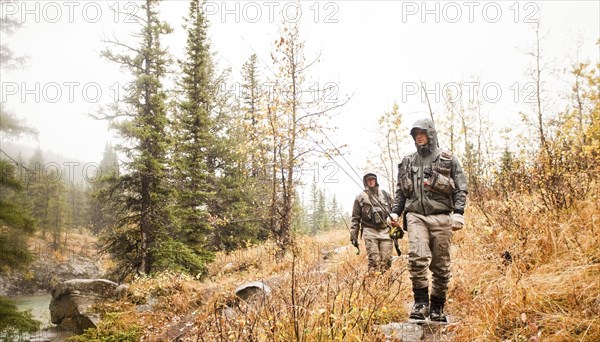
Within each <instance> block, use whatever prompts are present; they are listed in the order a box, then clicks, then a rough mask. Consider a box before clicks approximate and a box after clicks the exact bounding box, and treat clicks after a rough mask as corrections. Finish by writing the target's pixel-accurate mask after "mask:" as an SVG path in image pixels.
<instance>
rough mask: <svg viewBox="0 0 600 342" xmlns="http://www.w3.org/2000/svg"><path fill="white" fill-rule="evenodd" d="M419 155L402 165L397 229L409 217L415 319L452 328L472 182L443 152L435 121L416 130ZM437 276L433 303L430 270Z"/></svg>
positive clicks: (422, 122) (421, 122)
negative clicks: (449, 316) (449, 295)
mask: <svg viewBox="0 0 600 342" xmlns="http://www.w3.org/2000/svg"><path fill="white" fill-rule="evenodd" d="M410 135H411V136H412V138H413V139H414V141H415V146H416V148H417V152H415V153H413V154H412V155H410V156H407V157H405V158H404V159H403V160H402V163H400V164H399V165H398V183H397V187H396V196H395V200H394V206H393V208H392V214H391V215H390V216H392V220H393V221H392V224H393V225H398V221H399V217H400V216H401V215H402V214H403V215H406V216H405V219H406V226H407V228H408V229H407V230H408V243H409V255H408V263H409V270H410V279H411V282H412V288H413V294H414V299H415V303H414V305H413V308H412V310H411V313H410V318H412V319H420V320H423V319H425V318H426V317H427V315H429V319H430V320H432V321H438V322H446V316H445V315H444V312H443V309H444V304H445V303H446V292H447V290H448V282H449V280H450V244H451V240H452V234H453V231H456V230H459V229H462V227H463V225H464V219H463V214H464V211H465V205H466V199H467V181H466V178H465V175H464V173H463V170H462V167H461V165H460V162H459V161H458V159H457V158H456V157H455V156H453V155H452V154H451V153H450V152H447V151H442V150H441V149H440V148H439V146H438V140H437V132H436V130H435V126H434V124H433V121H431V120H429V119H422V120H418V121H417V122H415V124H414V125H413V126H412V128H411V130H410ZM428 267H429V270H430V271H431V272H432V284H431V297H430V296H429V279H428V274H427V268H428Z"/></svg>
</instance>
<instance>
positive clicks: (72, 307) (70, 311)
mask: <svg viewBox="0 0 600 342" xmlns="http://www.w3.org/2000/svg"><path fill="white" fill-rule="evenodd" d="M117 287H118V285H117V283H114V282H112V281H110V280H106V279H71V280H67V281H65V282H62V283H60V284H58V285H56V286H55V287H54V288H53V289H52V300H51V301H50V319H51V321H52V323H54V324H58V326H59V327H60V328H61V329H64V330H68V331H73V332H75V333H77V334H81V333H83V331H84V330H85V329H88V328H95V327H96V323H98V321H99V320H100V315H99V314H97V313H93V312H89V311H88V310H89V308H90V306H91V305H92V304H94V303H95V302H97V301H100V300H106V299H115V290H116V289H117Z"/></svg>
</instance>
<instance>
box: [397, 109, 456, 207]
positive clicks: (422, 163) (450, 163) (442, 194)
mask: <svg viewBox="0 0 600 342" xmlns="http://www.w3.org/2000/svg"><path fill="white" fill-rule="evenodd" d="M417 128H419V129H421V130H424V131H426V133H427V138H428V140H429V141H428V143H427V145H424V146H419V145H417V143H416V141H415V146H416V148H417V152H415V153H413V154H411V155H410V156H407V157H405V158H404V159H403V160H402V163H400V164H399V165H398V184H397V187H396V197H395V200H394V206H393V208H392V212H393V213H396V214H398V215H400V214H401V213H402V212H403V211H405V212H414V213H418V214H421V215H434V214H448V213H451V212H454V213H458V214H464V211H465V205H466V200H467V192H468V191H467V180H466V178H465V174H464V173H463V170H462V167H461V165H460V162H459V161H458V159H457V158H456V157H455V156H453V155H452V154H451V153H450V152H447V151H442V150H440V148H439V147H438V139H437V132H436V130H435V126H434V125H433V122H432V121H431V120H429V119H422V120H418V121H417V122H415V124H414V125H413V127H412V128H411V130H410V134H411V136H412V137H413V139H414V138H415V134H414V132H415V129H417Z"/></svg>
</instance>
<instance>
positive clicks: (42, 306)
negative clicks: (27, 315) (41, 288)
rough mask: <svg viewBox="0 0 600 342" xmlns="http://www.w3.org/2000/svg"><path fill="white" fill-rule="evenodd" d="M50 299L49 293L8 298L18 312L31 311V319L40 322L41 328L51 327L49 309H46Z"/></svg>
mask: <svg viewBox="0 0 600 342" xmlns="http://www.w3.org/2000/svg"><path fill="white" fill-rule="evenodd" d="M51 299H52V295H50V294H49V293H48V294H44V295H35V296H33V295H29V296H16V297H10V300H12V301H13V302H14V303H15V304H16V306H17V308H18V309H19V311H24V310H31V314H32V315H33V318H34V319H36V320H38V321H40V322H42V328H44V327H48V326H50V325H52V323H51V322H50V309H49V308H48V306H49V305H50V300H51Z"/></svg>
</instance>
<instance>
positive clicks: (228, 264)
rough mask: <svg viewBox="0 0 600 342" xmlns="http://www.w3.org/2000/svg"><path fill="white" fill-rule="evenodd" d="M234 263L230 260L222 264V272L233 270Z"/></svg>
mask: <svg viewBox="0 0 600 342" xmlns="http://www.w3.org/2000/svg"><path fill="white" fill-rule="evenodd" d="M233 268H234V265H233V263H232V262H228V263H227V264H226V265H225V266H223V269H222V271H223V273H227V272H231V271H233Z"/></svg>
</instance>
